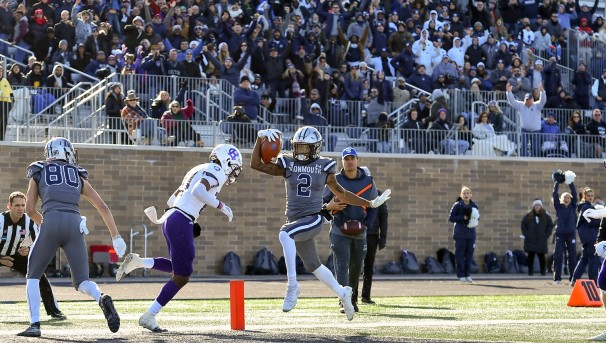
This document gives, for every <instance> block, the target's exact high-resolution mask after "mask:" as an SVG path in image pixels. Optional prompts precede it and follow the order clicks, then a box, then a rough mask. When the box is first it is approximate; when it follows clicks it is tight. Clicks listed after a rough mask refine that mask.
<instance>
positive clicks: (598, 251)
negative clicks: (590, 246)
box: [595, 241, 606, 258]
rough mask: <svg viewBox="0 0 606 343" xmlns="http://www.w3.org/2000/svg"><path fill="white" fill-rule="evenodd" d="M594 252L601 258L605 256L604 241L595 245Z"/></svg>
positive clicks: (605, 243)
mask: <svg viewBox="0 0 606 343" xmlns="http://www.w3.org/2000/svg"><path fill="white" fill-rule="evenodd" d="M595 254H596V255H598V256H600V257H601V258H606V241H601V242H599V243H596V245H595Z"/></svg>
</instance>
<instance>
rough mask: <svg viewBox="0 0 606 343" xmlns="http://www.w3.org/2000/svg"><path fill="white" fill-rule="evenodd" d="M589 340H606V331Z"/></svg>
mask: <svg viewBox="0 0 606 343" xmlns="http://www.w3.org/2000/svg"><path fill="white" fill-rule="evenodd" d="M589 340H590V341H593V342H604V341H606V332H602V333H601V334H599V335H597V336H593V337H591V338H590V339H589Z"/></svg>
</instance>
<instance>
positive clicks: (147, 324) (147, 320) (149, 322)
mask: <svg viewBox="0 0 606 343" xmlns="http://www.w3.org/2000/svg"><path fill="white" fill-rule="evenodd" d="M139 325H141V326H143V327H144V328H146V329H148V330H150V331H152V332H166V331H168V330H165V329H162V328H160V325H158V322H156V316H153V315H152V314H151V313H149V312H145V313H143V315H142V316H141V318H139Z"/></svg>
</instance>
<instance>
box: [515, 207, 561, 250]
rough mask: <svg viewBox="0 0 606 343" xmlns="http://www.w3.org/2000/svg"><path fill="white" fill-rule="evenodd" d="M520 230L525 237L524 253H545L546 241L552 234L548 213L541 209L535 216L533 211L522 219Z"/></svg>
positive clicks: (551, 221)
mask: <svg viewBox="0 0 606 343" xmlns="http://www.w3.org/2000/svg"><path fill="white" fill-rule="evenodd" d="M537 219H538V223H537ZM521 229H522V234H523V235H524V237H525V239H524V251H525V252H534V253H539V254H545V253H547V239H548V238H549V236H551V233H552V232H553V220H552V219H551V216H550V215H549V213H547V212H546V211H545V210H544V209H541V212H540V213H539V214H538V215H536V216H535V213H534V209H533V210H532V211H530V212H529V213H527V214H526V215H525V216H524V218H522V224H521Z"/></svg>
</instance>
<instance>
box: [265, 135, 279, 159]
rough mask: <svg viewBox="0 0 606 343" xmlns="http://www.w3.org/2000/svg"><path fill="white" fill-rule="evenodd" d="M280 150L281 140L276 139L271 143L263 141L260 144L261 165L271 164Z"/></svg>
mask: <svg viewBox="0 0 606 343" xmlns="http://www.w3.org/2000/svg"><path fill="white" fill-rule="evenodd" d="M280 150H282V140H281V139H276V140H274V141H273V142H270V141H269V140H267V139H264V140H263V143H261V160H262V161H263V163H271V161H272V160H273V159H274V158H276V157H278V154H279V153H280Z"/></svg>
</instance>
